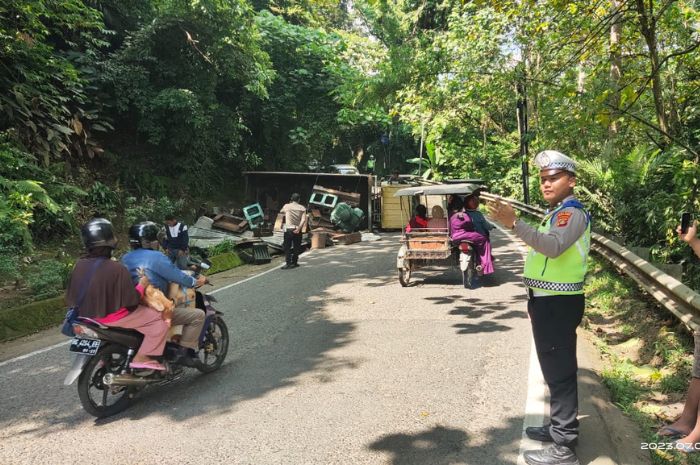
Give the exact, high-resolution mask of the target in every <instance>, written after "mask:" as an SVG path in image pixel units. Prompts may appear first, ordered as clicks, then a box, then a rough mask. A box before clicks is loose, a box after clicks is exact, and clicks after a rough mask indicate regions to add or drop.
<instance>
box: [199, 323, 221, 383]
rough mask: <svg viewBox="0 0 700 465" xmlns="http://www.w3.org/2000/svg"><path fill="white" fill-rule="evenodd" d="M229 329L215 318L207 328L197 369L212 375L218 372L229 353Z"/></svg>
mask: <svg viewBox="0 0 700 465" xmlns="http://www.w3.org/2000/svg"><path fill="white" fill-rule="evenodd" d="M228 343H229V335H228V327H227V326H226V323H224V320H222V319H221V318H220V317H219V316H218V315H217V316H216V317H214V319H213V320H211V322H210V323H209V326H208V327H207V331H206V334H205V336H204V343H203V344H202V349H200V351H199V361H200V362H201V363H200V365H199V366H198V367H197V369H198V370H199V371H201V372H202V373H210V372H212V371H215V370H218V369H219V368H220V367H221V364H222V363H224V359H226V354H227V353H228Z"/></svg>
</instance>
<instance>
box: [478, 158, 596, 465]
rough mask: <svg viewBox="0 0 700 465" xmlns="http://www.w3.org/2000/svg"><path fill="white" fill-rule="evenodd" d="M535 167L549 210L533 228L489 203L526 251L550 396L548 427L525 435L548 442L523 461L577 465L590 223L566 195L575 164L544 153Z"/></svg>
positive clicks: (510, 211) (536, 329)
mask: <svg viewBox="0 0 700 465" xmlns="http://www.w3.org/2000/svg"><path fill="white" fill-rule="evenodd" d="M535 164H536V165H537V166H538V167H539V169H540V190H541V191H542V196H543V197H544V199H545V201H547V202H548V203H549V207H550V210H549V211H548V213H547V214H546V215H545V217H544V219H543V220H542V222H541V223H540V225H539V227H538V228H533V227H532V226H530V225H528V224H527V223H525V222H523V221H520V220H518V219H517V217H516V215H515V211H514V210H513V208H512V207H511V206H510V205H506V204H505V203H503V202H499V201H497V202H493V203H491V204H490V205H489V209H490V212H491V215H492V216H493V217H494V219H496V220H497V221H498V222H499V223H501V224H503V225H504V226H505V227H507V228H509V229H511V230H513V232H515V234H516V235H517V236H518V237H519V238H520V239H522V240H523V241H524V242H525V243H526V244H527V245H528V246H529V252H528V255H527V259H526V261H525V271H524V273H523V281H524V283H525V285H526V286H527V288H528V294H529V301H528V305H527V308H528V313H529V314H530V321H531V323H532V332H533V336H534V340H535V348H536V350H537V357H538V359H539V361H540V367H541V368H542V374H543V376H544V380H545V382H546V383H547V386H548V387H549V392H550V411H549V414H550V421H549V422H548V423H547V424H545V425H544V426H539V427H529V428H526V431H525V432H526V434H527V435H528V437H530V438H531V439H535V440H538V441H542V442H553V443H554V444H552V446H551V447H548V448H545V449H543V450H531V451H526V452H525V454H524V458H525V462H527V463H528V464H529V465H535V464H537V465H545V464H546V465H578V463H579V461H578V459H577V457H576V454H575V453H574V449H573V447H574V445H575V444H576V440H577V437H578V426H579V424H578V420H577V418H576V417H577V415H578V389H577V382H576V371H577V369H578V365H577V362H576V328H577V327H578V325H579V323H580V322H581V318H582V317H583V308H584V296H583V281H584V276H585V274H586V260H587V258H588V251H589V249H590V240H591V221H590V216H589V214H588V213H587V212H586V210H584V208H583V205H582V204H581V203H580V202H579V201H578V200H576V198H575V197H574V195H573V194H574V186H575V185H576V163H575V162H574V161H573V160H572V159H571V158H569V157H567V156H566V155H564V154H563V153H560V152H557V151H555V150H545V151H544V152H541V153H539V154H538V155H537V156H536V157H535Z"/></svg>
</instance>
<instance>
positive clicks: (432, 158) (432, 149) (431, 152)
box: [406, 141, 446, 181]
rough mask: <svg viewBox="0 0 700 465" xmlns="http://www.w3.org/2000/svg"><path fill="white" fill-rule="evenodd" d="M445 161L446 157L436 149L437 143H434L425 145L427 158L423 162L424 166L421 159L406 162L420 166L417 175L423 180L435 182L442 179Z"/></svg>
mask: <svg viewBox="0 0 700 465" xmlns="http://www.w3.org/2000/svg"><path fill="white" fill-rule="evenodd" d="M445 161H446V160H445V157H444V156H442V154H441V152H440V149H439V148H438V147H436V146H435V142H432V141H430V142H426V143H425V156H424V157H423V160H422V162H423V163H422V166H421V159H420V158H411V159H409V160H406V162H407V163H411V164H413V165H418V167H417V168H416V174H418V175H419V176H422V177H423V179H433V180H435V181H440V180H441V179H442V170H441V168H442V167H443V166H444V165H445ZM421 171H422V174H421Z"/></svg>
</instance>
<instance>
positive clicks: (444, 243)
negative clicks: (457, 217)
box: [394, 183, 483, 289]
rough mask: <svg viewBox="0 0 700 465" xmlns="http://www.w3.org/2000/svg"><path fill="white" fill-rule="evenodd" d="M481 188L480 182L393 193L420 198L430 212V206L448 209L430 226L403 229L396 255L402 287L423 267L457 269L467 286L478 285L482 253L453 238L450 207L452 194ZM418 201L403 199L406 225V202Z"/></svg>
mask: <svg viewBox="0 0 700 465" xmlns="http://www.w3.org/2000/svg"><path fill="white" fill-rule="evenodd" d="M482 187H483V186H481V185H480V184H479V183H459V184H435V185H423V186H413V187H407V188H404V189H400V190H398V191H397V192H396V193H395V194H394V195H395V196H396V197H413V198H414V199H418V201H417V202H420V203H422V204H423V205H425V206H426V207H427V210H428V211H430V210H431V208H430V207H431V206H435V205H439V206H440V207H441V209H442V210H443V211H444V212H446V215H445V218H444V221H442V222H441V221H434V220H436V219H431V220H430V221H429V222H428V227H425V228H410V230H408V231H407V228H406V227H404V228H403V229H402V234H401V247H400V248H399V252H398V255H397V257H396V268H397V270H398V275H399V282H400V283H401V286H403V287H406V286H408V284H409V281H410V279H411V275H412V273H413V272H414V271H416V270H418V269H421V268H448V269H450V268H451V269H458V270H459V271H460V273H461V275H462V284H463V285H464V287H465V288H467V289H472V288H473V287H475V286H476V282H477V281H476V280H477V275H478V274H479V272H480V269H481V265H480V263H479V255H478V254H477V253H476V249H475V247H474V245H473V244H472V243H471V242H469V241H465V240H461V241H453V240H452V239H451V231H450V221H449V215H450V212H449V210H448V209H449V198H450V197H451V196H460V197H466V196H469V195H471V194H473V193H475V192H477V191H478V190H479V189H481V188H482ZM417 202H416V201H414V202H401V205H402V209H401V210H402V216H403V217H404V220H405V221H404V224H406V223H408V221H409V219H410V217H411V212H410V211H409V212H406V211H405V208H404V207H403V206H404V204H408V205H411V203H417Z"/></svg>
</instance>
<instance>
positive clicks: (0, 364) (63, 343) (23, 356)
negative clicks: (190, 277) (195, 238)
mask: <svg viewBox="0 0 700 465" xmlns="http://www.w3.org/2000/svg"><path fill="white" fill-rule="evenodd" d="M281 266H283V265H280V266H276V267H274V268H270V269H269V270H266V271H263V272H262V273H258V274H256V275H254V276H251V277H249V278H246V279H243V280H241V281H237V282H235V283H232V284H229V285H228V286H224V287H222V288H219V289H216V290H214V291H211V292H209V294H215V293H217V292H219V291H223V290H224V289H229V288H231V287H233V286H237V285H239V284H243V283H245V282H247V281H250V280H252V279H255V278H259V277H260V276H262V275H265V274H267V273H269V272H271V271H275V270H278V269H279V268H280V267H281ZM68 344H70V340H68V341H64V342H59V343H58V344H54V345H52V346H49V347H45V348H43V349H39V350H35V351H34V352H29V353H28V354H24V355H20V356H19V357H15V358H11V359H9V360H5V361H4V362H0V367H3V366H5V365H8V364H10V363H14V362H19V361H20V360H24V359H26V358H29V357H33V356H35V355H39V354H42V353H44V352H48V351H50V350H53V349H58V348H59V347H63V346H67V345H68Z"/></svg>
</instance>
